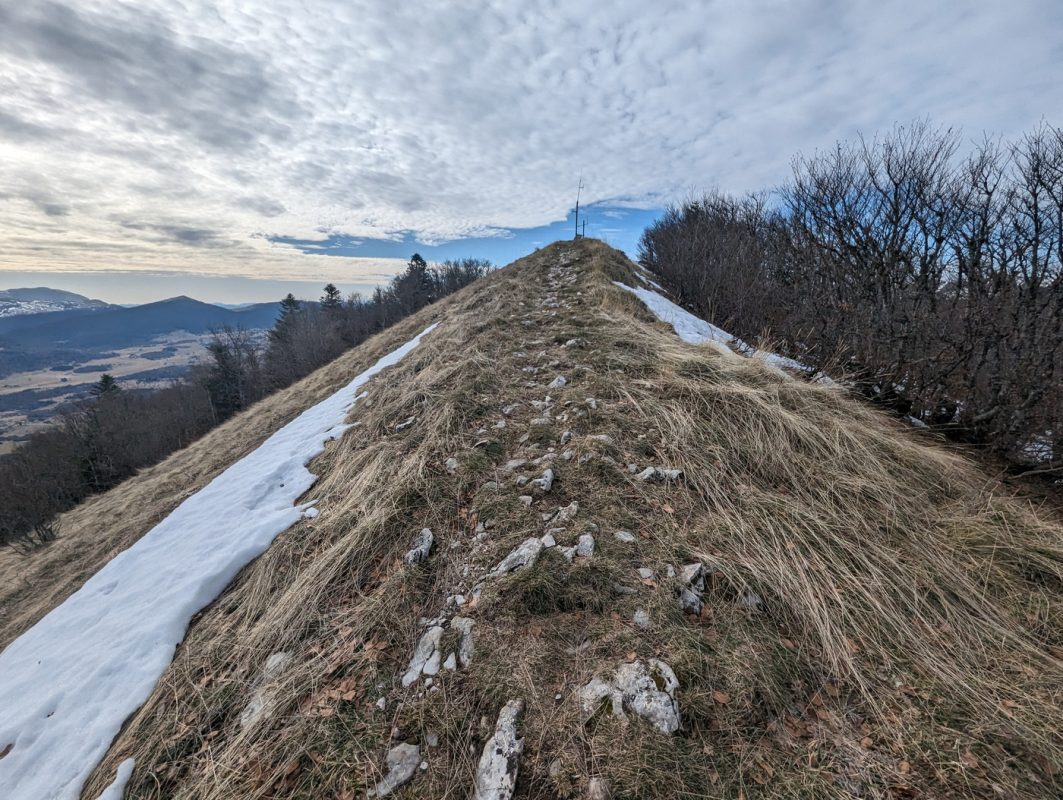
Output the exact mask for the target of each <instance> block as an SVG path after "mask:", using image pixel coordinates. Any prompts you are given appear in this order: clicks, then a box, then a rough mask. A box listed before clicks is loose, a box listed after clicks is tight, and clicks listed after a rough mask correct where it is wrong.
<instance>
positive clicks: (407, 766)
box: [371, 742, 421, 797]
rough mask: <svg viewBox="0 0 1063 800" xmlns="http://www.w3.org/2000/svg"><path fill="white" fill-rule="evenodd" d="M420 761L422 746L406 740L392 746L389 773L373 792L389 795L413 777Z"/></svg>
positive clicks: (389, 757)
mask: <svg viewBox="0 0 1063 800" xmlns="http://www.w3.org/2000/svg"><path fill="white" fill-rule="evenodd" d="M420 761H421V748H420V747H418V746H417V745H415V744H406V743H405V742H404V743H402V744H399V745H396V746H395V747H393V748H391V750H390V751H389V752H388V755H387V758H386V763H387V768H388V771H387V774H386V775H385V776H384V779H383V780H382V781H380V783H378V784H377V785H376V788H375V789H373V790H372V792H371V794H372V795H373V796H375V797H387V796H388V795H389V794H391V793H392V792H393V791H395V790H396V789H398V788H399V787H400V786H402V785H403V784H405V783H406V782H408V781H409V780H410V778H412V777H413V774H414V773H415V772H416V771H417V767H418V765H419V764H420Z"/></svg>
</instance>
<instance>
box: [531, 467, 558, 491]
mask: <svg viewBox="0 0 1063 800" xmlns="http://www.w3.org/2000/svg"><path fill="white" fill-rule="evenodd" d="M532 486H534V487H535V488H536V489H541V490H542V491H544V492H549V491H550V490H551V489H553V488H554V471H553V470H552V469H547V470H545V471H544V472H543V474H542V477H540V478H536V479H535V480H533V481H532Z"/></svg>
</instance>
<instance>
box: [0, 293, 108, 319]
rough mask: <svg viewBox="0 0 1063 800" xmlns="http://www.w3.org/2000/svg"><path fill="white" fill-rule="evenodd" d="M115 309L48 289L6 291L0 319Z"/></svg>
mask: <svg viewBox="0 0 1063 800" xmlns="http://www.w3.org/2000/svg"><path fill="white" fill-rule="evenodd" d="M101 308H113V306H111V305H110V304H108V303H105V302H103V301H102V300H93V299H91V298H88V297H85V296H84V295H80V294H75V293H74V292H64V291H62V290H61V289H48V288H47V287H44V286H38V287H36V288H33V289H5V290H2V291H0V319H2V318H5V317H16V316H23V315H28V314H47V313H50V312H55V311H71V310H74V309H101Z"/></svg>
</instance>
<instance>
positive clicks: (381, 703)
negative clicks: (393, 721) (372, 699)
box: [376, 697, 388, 711]
mask: <svg viewBox="0 0 1063 800" xmlns="http://www.w3.org/2000/svg"><path fill="white" fill-rule="evenodd" d="M376 707H377V708H379V709H380V710H381V711H383V710H384V709H385V708H387V707H388V699H387V698H386V697H381V698H380V699H378V700H377V701H376Z"/></svg>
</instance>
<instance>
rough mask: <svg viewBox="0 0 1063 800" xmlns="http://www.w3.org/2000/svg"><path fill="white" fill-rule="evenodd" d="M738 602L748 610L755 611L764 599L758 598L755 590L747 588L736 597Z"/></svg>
mask: <svg viewBox="0 0 1063 800" xmlns="http://www.w3.org/2000/svg"><path fill="white" fill-rule="evenodd" d="M738 604H739V605H740V606H742V608H747V609H749V610H750V611H757V610H759V609H760V607H761V606H762V605H763V604H764V601H763V600H761V599H760V595H758V594H757V593H756V592H753V591H749V590H747V591H745V592H743V594H742V596H741V597H740V598H738Z"/></svg>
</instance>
